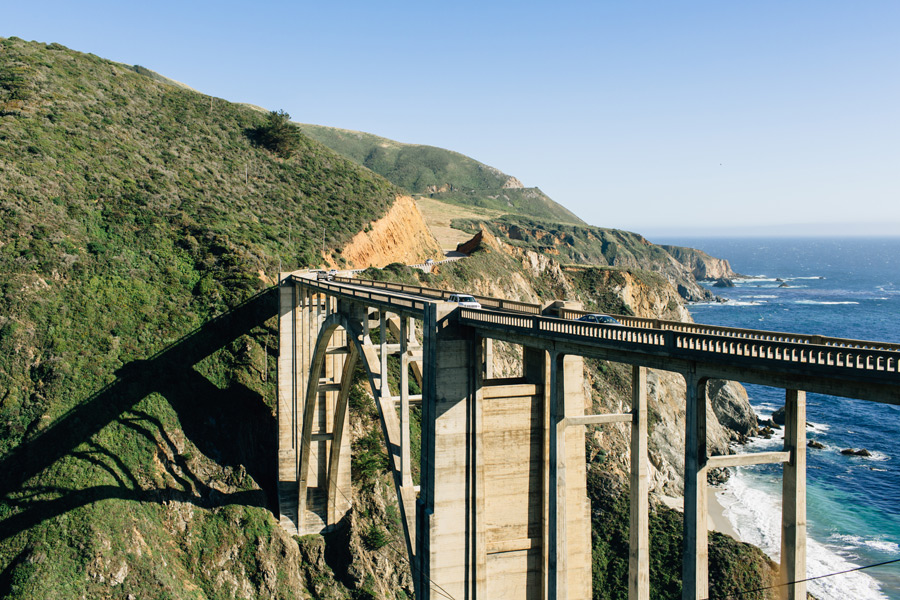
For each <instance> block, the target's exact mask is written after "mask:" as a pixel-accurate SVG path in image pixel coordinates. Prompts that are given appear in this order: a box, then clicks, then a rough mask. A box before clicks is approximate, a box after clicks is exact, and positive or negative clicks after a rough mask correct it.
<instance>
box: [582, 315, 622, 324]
mask: <svg viewBox="0 0 900 600" xmlns="http://www.w3.org/2000/svg"><path fill="white" fill-rule="evenodd" d="M578 320H579V321H584V322H585V323H600V324H601V325H621V323H619V322H618V321H617V320H616V319H615V317H611V316H609V315H600V314H593V315H584V316H582V317H578Z"/></svg>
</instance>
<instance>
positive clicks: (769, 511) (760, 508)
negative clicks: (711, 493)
mask: <svg viewBox="0 0 900 600" xmlns="http://www.w3.org/2000/svg"><path fill="white" fill-rule="evenodd" d="M735 471H736V472H735V473H734V474H733V475H732V476H731V478H730V479H729V480H728V483H727V484H726V485H725V486H724V487H722V488H720V489H719V490H718V491H717V492H716V497H717V499H718V501H719V503H720V504H721V505H722V507H723V508H724V511H723V512H724V514H725V517H726V518H728V520H729V521H730V522H731V525H732V527H733V528H734V530H735V531H736V532H737V534H738V536H739V537H740V539H741V540H742V541H745V542H748V543H751V544H754V545H756V546H759V547H760V548H761V549H762V550H763V551H764V552H765V553H766V554H768V555H769V556H770V557H771V558H772V559H773V560H775V561H776V562H777V561H778V560H779V557H780V554H781V505H780V504H781V503H780V500H781V498H780V494H779V493H778V489H777V487H776V485H775V484H776V482H775V481H772V480H771V479H769V478H766V477H755V476H753V475H751V474H748V473H745V472H744V469H743V468H738V469H736V470H735ZM778 479H780V478H778ZM778 487H780V486H778ZM832 541H833V542H834V543H835V544H838V543H840V544H841V546H843V547H846V545H845V544H843V543H841V542H842V540H838V539H835V540H832ZM853 544H855V545H856V546H861V545H866V546H869V547H872V544H875V545H879V544H887V545H890V544H891V542H884V541H882V540H864V539H861V538H860V539H859V540H854V541H853ZM885 547H887V546H885ZM857 566H859V565H855V564H853V563H852V562H850V561H849V560H847V559H846V558H844V557H842V556H840V555H839V554H838V553H837V552H835V550H834V549H833V548H830V547H829V546H828V545H827V544H824V543H821V542H819V541H818V540H816V539H814V538H812V537H807V575H808V577H818V576H821V575H827V574H829V573H837V572H839V571H847V570H849V569H853V568H855V567H857ZM807 585H808V589H809V591H810V593H812V594H813V595H815V596H816V597H817V598H819V599H820V600H845V599H846V598H854V599H857V600H883V599H885V598H887V596H885V595H884V594H883V593H882V591H881V586H880V585H879V583H878V582H877V581H876V580H875V579H874V578H872V577H870V576H869V575H867V574H865V573H863V572H860V571H854V572H851V573H845V574H842V575H836V576H834V577H827V578H824V579H816V580H814V581H810V582H809V583H808V584H807Z"/></svg>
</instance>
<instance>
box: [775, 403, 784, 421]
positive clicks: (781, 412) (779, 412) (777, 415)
mask: <svg viewBox="0 0 900 600" xmlns="http://www.w3.org/2000/svg"><path fill="white" fill-rule="evenodd" d="M772 420H773V421H774V422H776V423H778V424H779V425H784V407H783V406H782V407H781V408H779V409H778V410H776V411H775V412H773V413H772Z"/></svg>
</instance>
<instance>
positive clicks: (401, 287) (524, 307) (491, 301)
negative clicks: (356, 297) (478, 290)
mask: <svg viewBox="0 0 900 600" xmlns="http://www.w3.org/2000/svg"><path fill="white" fill-rule="evenodd" d="M334 281H339V282H341V283H349V284H354V285H364V286H369V287H373V288H381V289H385V290H393V291H397V292H402V293H404V294H414V295H416V296H426V297H428V298H435V299H438V300H447V299H448V298H449V297H450V296H451V295H453V294H458V293H465V294H468V295H470V296H472V297H474V298H475V299H476V300H478V302H479V303H480V304H481V305H482V306H488V307H491V308H499V309H502V310H511V311H515V312H521V313H526V314H532V315H539V314H541V305H540V304H533V303H530V302H520V301H518V300H507V299H505V298H492V297H491V296H480V295H478V294H470V293H469V292H454V291H452V290H440V289H437V288H430V287H424V286H421V285H410V284H408V283H397V282H395V281H374V280H371V279H356V278H351V277H335V278H334Z"/></svg>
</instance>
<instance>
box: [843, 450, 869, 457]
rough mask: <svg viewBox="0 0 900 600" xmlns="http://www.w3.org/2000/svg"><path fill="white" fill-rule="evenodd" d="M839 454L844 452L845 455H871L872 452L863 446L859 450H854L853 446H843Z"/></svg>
mask: <svg viewBox="0 0 900 600" xmlns="http://www.w3.org/2000/svg"><path fill="white" fill-rule="evenodd" d="M841 454H845V455H847V456H872V453H871V452H869V451H868V450H866V449H865V448H860V449H859V450H856V449H854V448H844V449H843V450H841Z"/></svg>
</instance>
